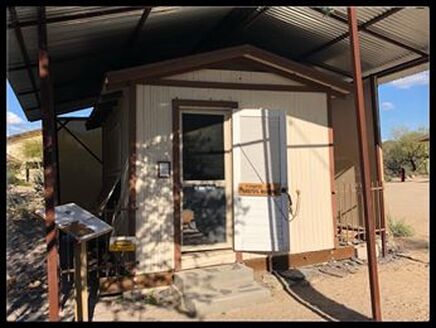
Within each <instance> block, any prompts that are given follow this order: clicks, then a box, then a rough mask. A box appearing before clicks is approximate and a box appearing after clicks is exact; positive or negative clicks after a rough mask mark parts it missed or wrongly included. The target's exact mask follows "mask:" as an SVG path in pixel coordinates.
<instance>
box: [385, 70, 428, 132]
mask: <svg viewBox="0 0 436 328" xmlns="http://www.w3.org/2000/svg"><path fill="white" fill-rule="evenodd" d="M378 93H379V95H378V97H379V108H380V124H381V133H382V140H387V139H390V138H391V131H392V128H394V127H398V126H404V127H407V128H409V129H411V130H414V129H416V128H419V127H426V128H428V127H429V116H430V114H429V109H430V107H429V97H430V95H429V72H428V71H424V72H421V73H418V74H415V75H410V76H408V77H405V78H403V79H399V80H396V81H393V82H390V83H386V84H383V85H380V86H379V89H378Z"/></svg>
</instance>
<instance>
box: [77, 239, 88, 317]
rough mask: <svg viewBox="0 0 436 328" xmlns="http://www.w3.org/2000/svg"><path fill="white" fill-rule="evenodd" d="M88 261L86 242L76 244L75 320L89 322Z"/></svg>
mask: <svg viewBox="0 0 436 328" xmlns="http://www.w3.org/2000/svg"><path fill="white" fill-rule="evenodd" d="M87 274H88V261H87V254H86V242H84V241H83V242H76V243H75V244H74V286H75V299H76V303H75V311H74V313H75V319H76V321H88V320H89V316H88V277H87Z"/></svg>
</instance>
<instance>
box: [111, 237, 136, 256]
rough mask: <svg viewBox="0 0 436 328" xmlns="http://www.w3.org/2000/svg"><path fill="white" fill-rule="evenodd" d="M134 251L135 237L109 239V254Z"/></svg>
mask: <svg viewBox="0 0 436 328" xmlns="http://www.w3.org/2000/svg"><path fill="white" fill-rule="evenodd" d="M135 249H136V245H135V237H111V239H110V241H109V251H111V252H134V251H135Z"/></svg>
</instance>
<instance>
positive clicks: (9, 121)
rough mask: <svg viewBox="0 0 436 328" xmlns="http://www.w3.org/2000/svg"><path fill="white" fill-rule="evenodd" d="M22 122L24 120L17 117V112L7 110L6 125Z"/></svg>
mask: <svg viewBox="0 0 436 328" xmlns="http://www.w3.org/2000/svg"><path fill="white" fill-rule="evenodd" d="M23 123H24V120H23V119H22V118H21V117H19V116H18V115H17V114H15V113H13V112H11V111H8V114H7V124H8V125H20V124H23Z"/></svg>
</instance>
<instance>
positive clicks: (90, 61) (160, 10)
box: [7, 6, 429, 120]
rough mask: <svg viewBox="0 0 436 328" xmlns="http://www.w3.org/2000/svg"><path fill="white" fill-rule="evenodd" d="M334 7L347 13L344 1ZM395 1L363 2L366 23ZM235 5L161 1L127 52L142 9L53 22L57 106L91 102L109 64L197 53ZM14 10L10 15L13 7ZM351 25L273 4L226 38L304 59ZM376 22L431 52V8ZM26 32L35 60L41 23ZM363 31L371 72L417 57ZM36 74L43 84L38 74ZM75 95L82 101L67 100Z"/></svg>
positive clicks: (27, 10) (53, 10) (336, 49)
mask: <svg viewBox="0 0 436 328" xmlns="http://www.w3.org/2000/svg"><path fill="white" fill-rule="evenodd" d="M108 8H112V9H116V8H118V7H102V6H100V7H97V6H92V7H81V6H67V7H57V6H54V7H47V17H48V18H55V17H62V16H66V15H72V14H79V13H95V12H100V11H105V10H107V9H108ZM333 8H334V9H335V10H336V12H339V13H340V14H342V16H343V17H346V16H344V15H345V13H346V8H345V7H333ZM390 8H391V7H358V8H357V15H358V19H359V22H360V23H363V22H367V21H368V20H370V19H372V18H374V17H376V16H378V15H379V14H381V13H383V12H385V11H387V10H389V9H390ZM16 9H17V14H18V19H19V20H20V22H26V21H35V20H36V19H37V12H36V7H16ZM233 9H235V7H154V8H153V9H152V11H151V13H150V15H149V18H148V19H147V22H146V24H145V26H144V27H143V29H142V31H141V34H140V37H139V38H138V40H137V42H136V44H135V46H134V47H132V49H130V50H129V51H126V52H128V54H126V56H124V55H125V54H124V53H123V51H124V48H123V47H124V45H125V44H124V41H125V40H127V37H128V36H130V35H131V33H133V31H134V29H135V26H136V24H137V22H138V21H139V19H140V17H141V15H142V9H141V8H139V9H138V10H136V9H135V10H134V11H132V12H124V13H118V14H112V15H107V16H101V17H92V18H84V19H80V20H72V21H68V22H58V23H50V24H48V48H49V52H50V58H51V62H52V64H53V65H52V69H51V71H52V74H53V76H54V88H55V97H56V99H55V107H56V109H57V111H58V113H61V112H65V111H73V110H77V109H81V108H83V107H84V106H92V105H93V103H94V102H95V99H96V97H97V95H98V93H99V91H100V88H101V79H102V78H103V75H104V73H105V72H107V71H109V70H117V69H121V68H126V67H132V66H136V65H142V64H146V63H151V62H157V61H160V60H165V59H169V58H175V57H179V56H185V55H188V54H192V53H193V51H194V50H195V49H196V48H197V46H198V44H199V43H200V41H201V40H203V39H204V38H205V37H209V36H212V35H213V34H214V32H213V31H214V29H215V27H216V26H217V25H219V24H220V22H221V21H222V19H223V18H224V17H226V15H227V14H228V13H229V12H231V11H232V10H233ZM7 13H8V18H9V19H10V17H9V16H10V14H9V11H8V12H7ZM347 29H348V27H347V24H344V23H343V22H337V21H335V20H334V19H333V18H331V17H329V16H326V15H323V14H321V13H319V12H316V11H315V10H312V9H311V8H309V7H293V6H272V7H270V8H269V9H268V10H267V11H266V12H265V13H264V14H262V15H261V16H259V18H258V19H256V21H255V22H254V23H253V24H251V25H250V26H249V27H248V28H242V29H239V30H238V29H236V30H235V31H232V33H230V34H229V35H227V36H221V37H222V39H223V40H222V42H220V43H219V45H220V46H221V45H222V46H223V47H224V46H230V45H236V44H242V43H251V44H252V45H254V46H257V47H261V48H264V49H265V50H269V51H271V52H274V53H276V54H279V55H282V56H284V57H288V58H290V59H297V60H302V61H303V62H304V60H306V59H305V58H299V57H300V56H301V55H302V54H304V53H306V52H307V51H310V50H312V49H314V48H317V47H319V46H321V45H323V44H325V43H327V42H329V41H331V40H332V39H333V38H335V37H337V36H339V35H341V34H342V33H345V32H346V31H347ZM370 29H372V30H374V31H376V32H379V33H380V34H384V35H386V36H389V37H392V38H394V39H398V40H400V41H403V42H404V43H406V44H408V45H411V46H414V47H416V48H418V49H421V50H424V51H427V52H428V49H429V10H428V8H422V9H421V8H414V7H407V8H405V9H402V10H401V11H400V12H397V13H396V14H394V15H392V16H390V17H388V18H386V19H384V20H383V21H381V22H378V23H377V24H374V25H373V26H371V27H370ZM22 31H23V36H24V40H25V43H26V48H27V51H28V53H29V57H30V60H31V61H32V62H33V63H36V62H37V55H38V53H37V27H36V26H27V27H23V28H22ZM14 33H15V32H14V29H8V62H7V65H8V68H17V67H21V68H22V66H23V64H24V62H23V59H22V58H21V54H20V51H19V49H18V45H17V40H16V39H15V37H14V36H13V35H14ZM361 35H362V37H361V41H362V60H363V74H364V75H368V74H370V73H374V72H379V71H381V70H382V69H384V68H388V67H393V66H395V65H397V64H400V63H402V62H404V61H405V60H406V59H407V58H410V54H411V52H410V51H408V50H404V49H401V48H399V47H397V46H394V45H391V44H389V43H388V42H385V41H379V40H376V39H374V37H372V36H368V35H366V34H365V33H364V32H362V33H361ZM365 35H366V36H365ZM219 38H220V36H218V39H219ZM150 45H153V46H152V47H150ZM209 50H210V49H209ZM349 56H350V53H349V42H348V39H345V40H342V42H340V43H338V44H336V45H335V46H333V47H330V48H328V49H324V50H323V51H322V52H320V53H319V54H317V55H316V56H313V57H311V58H310V62H311V63H313V64H317V63H319V64H323V63H324V64H328V65H332V66H336V67H337V68H340V69H343V70H346V71H348V73H350V74H351V67H350V65H349V62H350V58H349ZM412 59H413V58H412ZM22 72H24V69H23V70H22ZM24 73H25V72H24ZM34 75H35V77H37V75H36V74H34ZM8 79H9V80H10V82H11V85H12V87H13V89H14V91H15V92H27V91H29V90H31V89H32V86H31V84H30V80H29V78H28V76H27V74H14V73H11V74H10V75H9V76H8ZM36 80H37V83H38V79H37V78H36ZM67 81H69V82H74V83H73V86H74V88H70V89H69V90H64V88H63V87H62V84H63V83H64V82H67ZM84 84H86V85H84ZM90 95H91V97H90ZM72 97H73V98H75V99H80V100H77V101H75V102H68V103H63V102H64V101H66V100H71V98H72ZM18 98H19V101H20V103H21V104H22V106H23V107H24V108H25V109H29V108H35V107H37V103H36V101H35V99H33V100H32V99H30V100H29V99H22V96H19V97H18ZM84 99H85V100H84ZM26 116H27V117H28V118H29V119H31V120H35V119H39V118H40V112H39V109H38V108H37V109H36V110H34V111H29V112H26Z"/></svg>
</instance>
